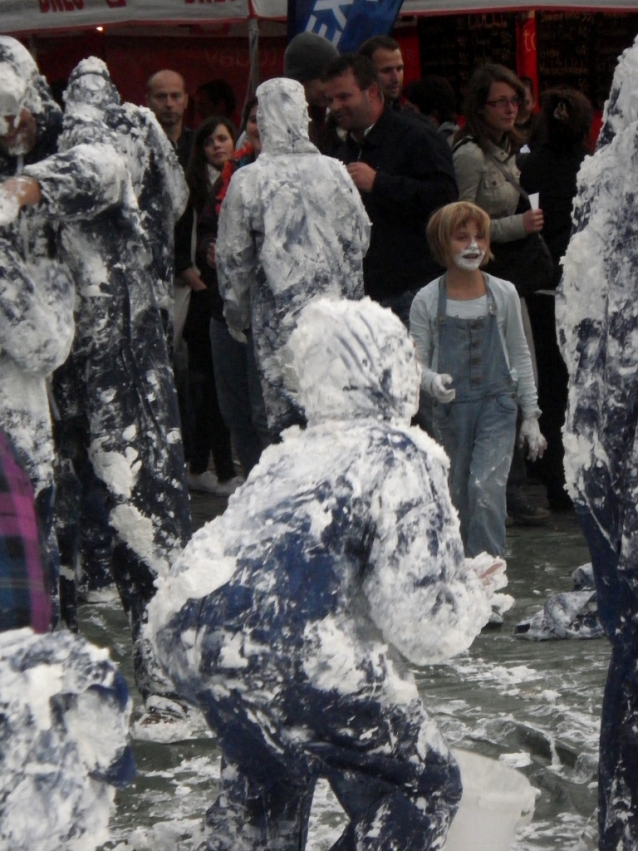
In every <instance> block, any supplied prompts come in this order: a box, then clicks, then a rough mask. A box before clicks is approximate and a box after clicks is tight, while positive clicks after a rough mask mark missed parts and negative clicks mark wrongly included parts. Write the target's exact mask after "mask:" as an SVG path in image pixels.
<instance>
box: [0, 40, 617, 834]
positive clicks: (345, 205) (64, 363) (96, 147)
mask: <svg viewBox="0 0 638 851" xmlns="http://www.w3.org/2000/svg"><path fill="white" fill-rule="evenodd" d="M530 82H531V81H522V80H520V79H519V78H518V77H517V76H516V75H515V74H514V72H512V71H511V70H509V69H507V68H504V67H503V66H500V65H496V64H491V63H488V64H486V65H484V66H482V67H480V68H478V69H477V70H476V72H475V73H474V75H473V77H472V79H471V81H470V84H469V87H468V90H467V92H466V102H465V105H464V108H463V117H462V119H461V118H460V117H459V115H458V113H457V108H456V104H455V102H454V93H453V91H452V89H451V87H450V85H449V83H447V81H445V80H443V79H441V78H438V77H426V78H424V79H423V80H420V81H418V82H414V83H410V84H409V85H408V86H406V87H405V88H404V86H403V60H402V56H401V50H400V48H399V45H398V44H397V42H396V41H394V40H393V39H392V38H390V37H387V36H380V37H375V38H373V39H370V40H369V41H367V42H365V43H364V44H363V45H362V47H361V49H360V50H359V52H358V53H357V54H346V55H343V56H339V55H338V53H337V51H336V50H335V48H334V47H333V46H332V45H331V44H329V43H328V42H327V41H325V40H324V39H321V38H319V37H318V36H314V35H312V34H309V33H304V34H302V35H300V36H297V37H296V38H295V39H293V40H292V41H291V43H290V44H289V46H288V48H287V50H286V54H285V65H284V69H283V76H282V77H279V78H275V79H272V80H268V81H267V82H265V83H263V84H262V85H260V86H259V87H258V89H257V91H256V93H255V95H254V96H253V97H252V98H250V99H248V100H247V102H246V104H245V107H244V110H243V115H242V123H241V127H239V128H237V127H236V126H235V125H234V124H233V122H232V120H231V118H230V117H229V114H228V113H229V112H230V113H232V111H233V109H234V104H235V101H234V98H231V95H232V92H230V95H229V93H228V91H227V87H226V88H224V87H221V88H220V87H219V86H217V87H215V86H213V85H212V84H211V85H209V86H208V87H201V88H200V90H198V92H197V98H198V105H199V109H200V112H201V113H202V114H204V112H206V110H209V112H208V116H207V117H206V118H205V120H204V121H203V122H202V123H201V124H200V126H199V127H198V128H197V129H196V130H191V129H190V128H188V127H187V126H186V125H185V114H186V110H187V106H188V93H187V90H186V84H185V81H184V78H183V77H182V76H181V74H180V73H178V72H177V71H175V70H161V71H158V72H157V73H155V74H154V75H153V76H152V77H151V78H150V79H149V81H148V93H147V104H148V109H146V108H143V107H138V106H134V105H132V104H128V103H122V102H121V100H120V97H119V94H118V92H117V89H116V88H115V86H114V84H113V82H112V80H111V77H110V74H109V71H108V68H107V67H106V65H105V64H104V63H103V62H102V61H101V60H98V59H96V58H94V57H92V58H90V59H87V60H83V61H82V62H81V63H80V64H79V65H78V67H77V68H76V69H75V70H74V71H73V73H72V74H71V77H70V78H69V82H68V86H67V89H66V93H65V109H64V112H62V111H61V110H60V108H59V107H58V106H57V104H56V103H55V102H54V101H53V99H52V98H51V95H50V92H49V89H48V86H47V83H46V80H45V79H44V78H43V77H42V76H41V75H40V74H39V71H38V69H37V66H36V64H35V62H34V60H33V59H32V57H31V56H30V54H29V53H28V51H27V50H26V49H25V48H24V47H23V46H22V45H21V44H20V43H19V42H18V41H16V40H14V39H12V38H9V37H0V180H1V181H2V182H1V183H0V429H1V432H0V448H1V449H2V451H3V459H4V458H5V457H6V458H7V459H8V460H7V461H6V464H5V462H4V460H3V466H6V465H8V468H11V469H12V470H13V467H16V464H21V465H22V466H23V468H24V470H25V471H26V474H27V476H28V478H29V480H30V486H31V488H32V490H33V494H34V498H35V512H36V515H37V522H38V528H39V532H36V531H35V529H36V526H35V524H33V523H32V524H31V525H30V526H29V528H28V530H27V531H28V534H27V533H26V532H25V535H24V536H23V538H24V541H26V543H25V546H24V547H23V550H22V551H20V552H19V553H18V554H17V556H15V557H14V556H12V559H13V560H14V561H16V559H17V563H19V564H21V565H22V566H21V567H20V569H18V568H16V567H15V565H14V566H13V567H12V568H11V569H10V570H9V573H8V577H9V578H7V579H5V578H3V582H5V583H6V585H7V588H8V589H13V590H16V589H18V588H20V589H22V592H21V593H17V590H16V593H15V594H14V593H5V594H4V595H3V596H0V601H2V604H1V607H0V628H1V629H2V630H14V629H17V628H20V627H22V626H31V627H32V628H33V629H35V630H36V631H40V632H45V633H46V630H47V629H48V628H49V627H50V626H56V625H57V626H59V627H68V628H69V629H70V630H72V631H77V605H78V602H79V601H81V600H83V599H84V600H91V599H99V598H100V595H102V594H104V593H105V592H107V591H108V588H109V587H110V586H111V585H112V584H113V583H114V585H115V587H116V588H117V592H118V593H119V596H120V598H121V600H122V604H123V606H124V608H125V610H126V612H127V614H128V615H129V619H130V622H131V628H132V636H133V643H134V660H135V677H136V684H137V687H138V689H139V691H140V693H141V695H142V697H143V699H144V700H145V705H146V715H145V717H144V719H143V720H146V721H147V722H148V724H153V723H155V722H156V721H157V720H158V719H163V718H170V717H171V716H172V715H173V716H180V715H182V714H183V712H184V711H185V710H184V704H185V702H186V703H189V702H190V703H194V704H196V705H197V706H199V707H200V708H201V709H202V710H203V711H204V713H205V716H206V719H207V721H208V723H209V724H210V726H211V727H212V728H213V730H214V731H215V733H216V735H217V737H218V741H219V743H220V747H221V748H222V750H223V753H224V760H225V763H224V772H223V777H222V793H221V795H220V798H219V800H218V802H217V803H216V804H215V806H214V807H212V808H211V810H210V812H209V815H208V821H209V827H210V830H211V839H210V844H209V847H210V848H211V849H213V848H214V849H219V851H221V849H227V848H228V849H230V848H233V849H238V848H239V849H244V848H245V849H246V851H248V849H253V848H255V849H256V848H263V847H266V845H268V847H273V848H274V847H280V846H281V847H282V848H283V847H289V846H290V845H291V843H292V844H294V845H295V847H301V845H302V843H303V837H304V836H305V832H306V830H307V821H308V815H309V801H310V800H311V797H312V790H313V786H314V782H315V780H316V779H317V777H319V776H326V777H328V778H329V779H330V782H331V784H332V785H333V788H334V789H335V790H336V791H337V793H338V796H339V798H340V800H341V802H342V803H343V805H344V807H345V809H346V811H347V813H348V815H349V816H350V818H351V822H350V824H349V826H348V828H347V830H346V834H344V839H343V843H342V845H340V847H343V848H346V847H347V848H350V847H354V846H355V844H357V843H363V844H365V845H366V847H377V848H380V849H381V848H391V847H397V843H399V844H400V845H402V846H405V847H420V848H423V849H425V848H430V847H438V846H439V844H440V842H441V838H442V837H443V836H445V833H446V831H447V827H448V825H449V823H450V821H451V819H452V818H453V816H454V813H455V811H456V808H457V806H458V801H459V798H460V792H461V788H460V781H459V775H458V768H457V766H456V764H455V761H454V759H453V757H452V755H451V754H450V752H449V750H448V748H447V746H446V745H445V743H444V742H443V740H442V738H441V737H440V734H439V733H438V731H437V730H436V727H435V725H434V724H433V723H432V721H431V720H430V719H428V717H427V715H426V713H425V710H424V708H423V706H422V704H421V701H420V699H419V697H418V694H417V693H416V688H415V687H414V683H413V680H412V678H411V675H409V674H408V673H407V672H406V671H404V670H403V667H402V665H401V663H400V661H399V659H398V656H395V655H393V654H392V652H390V653H389V652H388V649H387V646H385V645H384V644H382V643H381V642H380V640H378V639H377V638H376V637H375V636H376V634H377V633H378V634H379V636H380V637H381V636H382V637H383V639H384V640H385V641H386V642H389V643H390V644H391V645H393V646H394V647H397V648H398V649H399V650H400V651H401V653H402V654H403V655H404V656H406V657H407V658H408V659H410V660H412V661H414V662H417V663H418V664H425V663H430V662H433V661H437V660H440V659H442V658H446V657H448V656H450V655H452V654H453V653H456V652H459V650H460V649H464V648H465V647H467V646H469V644H470V643H471V641H472V640H473V638H474V636H475V635H476V634H477V633H478V631H479V630H480V629H481V628H482V626H483V625H484V624H485V623H486V622H487V621H488V620H489V618H490V613H491V605H490V600H491V598H492V597H493V594H494V592H495V591H496V590H498V588H499V587H501V586H502V584H503V583H504V581H505V580H504V577H503V570H504V565H503V562H502V561H501V560H500V557H502V556H503V555H504V554H505V546H506V526H507V524H508V522H515V523H520V524H525V525H539V526H542V525H544V524H547V523H548V521H549V519H550V511H549V510H548V509H545V508H542V507H538V506H537V505H533V504H531V503H530V500H529V499H528V497H527V496H526V492H525V485H526V478H527V476H528V475H530V474H534V475H536V476H539V477H540V478H541V480H542V481H543V483H544V485H545V487H546V490H547V500H548V505H549V509H551V510H557V511H558V510H569V509H571V507H572V502H571V499H570V496H568V494H567V491H566V489H565V474H564V470H563V454H564V449H563V439H562V434H561V429H562V427H563V423H564V419H565V409H566V406H567V387H568V372H567V369H566V368H565V365H564V362H563V360H562V358H561V355H560V351H559V346H558V340H557V336H556V331H555V316H554V301H555V298H554V292H555V290H556V287H557V285H558V284H559V282H560V278H561V271H560V260H561V258H562V257H563V255H564V254H565V252H566V250H567V247H568V243H569V238H570V233H571V227H572V224H571V210H572V202H573V199H574V197H575V196H576V192H577V183H576V176H577V174H578V171H579V169H580V167H581V164H582V161H583V159H584V157H585V154H586V153H587V151H588V145H589V141H590V140H589V132H590V125H591V119H592V110H591V106H590V105H589V102H588V101H587V99H586V98H585V97H584V95H582V94H581V93H579V92H576V91H574V90H571V89H563V88H561V89H553V90H551V91H548V92H544V93H543V94H542V96H541V99H540V100H541V108H540V112H539V113H538V114H537V115H534V114H533V106H534V104H533V91H532V92H531V93H530ZM200 101H201V104H200ZM212 104H224V105H225V106H224V111H225V113H226V114H214V113H211V112H210V109H212V108H213V107H212ZM220 110H221V108H220ZM238 131H239V132H238ZM539 198H540V201H539ZM5 441H6V442H5ZM441 447H442V448H443V450H445V452H443V451H442V450H441ZM13 453H16V454H15V456H14V454H13ZM16 458H17V462H16ZM211 459H212V467H214V470H213V469H212V468H211ZM235 459H237V460H235ZM11 465H13V467H12V466H11ZM15 475H16V476H17V475H18V474H17V473H16V474H15ZM7 481H8V480H7ZM20 487H21V488H22V489H24V483H21V485H20ZM7 488H8V489H10V488H9V485H8V484H7ZM189 489H190V490H194V491H204V492H208V493H212V494H215V495H217V496H222V497H230V496H232V495H233V494H234V496H233V498H232V500H231V502H230V503H229V507H228V509H227V511H226V513H225V514H224V515H223V517H222V518H219V519H218V520H216V521H215V522H214V523H213V524H209V525H208V526H206V527H205V528H204V529H203V530H201V531H200V532H199V533H197V534H196V535H195V536H192V530H191V518H190V509H189V501H188V491H189ZM236 492H237V493H236ZM570 493H571V494H572V496H573V493H574V492H573V489H572V490H570ZM457 517H458V520H457ZM14 525H15V524H14ZM19 525H20V524H18V526H19ZM27 525H28V524H27ZM12 528H13V527H12ZM16 528H17V527H16ZM7 534H8V533H7ZM12 535H14V536H15V531H14V532H12ZM38 536H39V541H38V542H37V543H39V545H40V546H39V547H38V546H36V539H38ZM5 537H6V536H5ZM39 549H40V550H41V552H42V554H43V563H42V565H41V567H37V564H36V563H37V561H38V559H37V557H36V556H37V554H35V553H34V550H39ZM9 551H10V548H8V549H7V552H9ZM34 564H36V566H35V567H34ZM11 577H14V580H15V581H14V582H13V584H12V580H11ZM25 577H28V579H26V580H25ZM25 583H26V584H25ZM24 588H27V589H30V591H29V593H28V594H27V595H26V596H25V594H24ZM44 589H46V593H45V591H44ZM364 599H365V603H364V602H362V601H363V600H364ZM77 640H78V641H80V639H77ZM12 652H14V651H13V650H12ZM15 652H16V653H17V652H18V650H15ZM20 652H22V651H20ZM29 652H31V651H29ZM38 652H39V653H40V656H39V657H38V658H40V657H42V655H43V654H44V655H46V654H45V653H44V651H43V650H41V649H40V650H39V651H38ZM87 652H88V651H87ZM78 653H80V650H78ZM89 655H90V653H89ZM53 656H55V653H53V651H52V657H53ZM56 658H57V657H56ZM107 675H108V676H107ZM102 676H104V677H106V679H108V682H109V683H110V686H109V687H110V688H112V689H115V691H117V688H120V686H119V685H117V683H116V675H115V674H114V673H113V672H112V671H110V669H109V671H103V672H102ZM114 683H116V684H115V685H113V684H114ZM116 685H117V688H116ZM90 687H91V686H86V688H90ZM78 688H79V686H78ZM105 699H106V698H105ZM114 700H115V698H113V699H112V700H111V704H113V705H112V706H111V708H112V709H113V706H115V704H114V703H113V701H114ZM118 701H119V702H118ZM118 701H116V703H117V706H118V707H119V709H118V710H117V712H116V711H115V709H113V712H112V714H113V715H114V717H115V716H118V712H119V716H123V715H127V713H129V712H130V706H129V704H128V703H127V700H126V698H125V697H122V696H120V697H118ZM119 716H118V718H119ZM113 723H114V724H115V723H117V724H120V721H119V720H117V722H116V721H114V722H113ZM118 729H119V728H118ZM117 742H118V746H117V748H115V750H114V751H113V753H111V751H109V760H115V762H117V760H120V761H122V760H124V761H126V760H127V759H128V756H127V755H126V751H125V747H124V745H122V744H121V736H120V737H119V738H117ZM380 754H383V757H381V756H380ZM107 774H108V772H107ZM107 774H105V778H106V779H105V782H107V783H108V782H115V781H114V780H112V778H111V776H110V775H108V776H107ZM122 774H123V776H124V775H125V776H128V775H127V772H126V771H124V772H122ZM118 776H119V775H118ZM113 777H115V773H114V774H113ZM117 782H120V781H119V780H118V781H117ZM0 824H1V820H0ZM264 825H266V827H264ZM264 830H265V831H266V832H265V833H264ZM373 840H374V846H373V845H371V844H370V843H371V842H373ZM43 841H44V840H43ZM56 841H58V840H56ZM15 847H16V848H17V847H18V846H17V845H16V846H15ZM51 847H52V848H53V847H55V845H52V846H51ZM610 847H611V846H610ZM627 847H629V846H627ZM42 848H43V849H44V848H45V845H44V844H43V845H42ZM623 848H624V846H623Z"/></svg>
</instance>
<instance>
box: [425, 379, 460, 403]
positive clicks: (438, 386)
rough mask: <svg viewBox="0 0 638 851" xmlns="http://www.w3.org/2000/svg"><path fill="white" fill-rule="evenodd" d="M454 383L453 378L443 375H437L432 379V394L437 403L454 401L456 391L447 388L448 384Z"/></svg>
mask: <svg viewBox="0 0 638 851" xmlns="http://www.w3.org/2000/svg"><path fill="white" fill-rule="evenodd" d="M451 383H452V376H451V375H447V374H445V373H443V374H442V375H435V376H434V377H433V378H432V383H431V384H430V393H431V394H432V396H434V398H435V399H436V401H437V402H451V401H452V399H454V398H455V396H456V390H452V388H449V389H448V388H447V387H446V384H451Z"/></svg>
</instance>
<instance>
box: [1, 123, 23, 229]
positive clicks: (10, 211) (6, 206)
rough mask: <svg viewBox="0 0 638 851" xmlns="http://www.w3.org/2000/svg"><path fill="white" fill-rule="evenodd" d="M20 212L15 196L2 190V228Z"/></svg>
mask: <svg viewBox="0 0 638 851" xmlns="http://www.w3.org/2000/svg"><path fill="white" fill-rule="evenodd" d="M0 129H1V128H0ZM19 212H20V204H19V203H18V199H17V198H16V197H15V195H13V194H11V193H9V192H7V191H3V190H0V227H4V226H5V225H8V224H10V223H11V222H12V221H13V220H14V219H16V218H17V217H18V213H19Z"/></svg>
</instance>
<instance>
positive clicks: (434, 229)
mask: <svg viewBox="0 0 638 851" xmlns="http://www.w3.org/2000/svg"><path fill="white" fill-rule="evenodd" d="M468 222H474V224H475V225H476V226H477V228H478V229H479V230H482V231H484V232H485V239H486V240H487V251H486V252H485V257H484V258H483V262H482V263H481V266H484V265H485V264H486V263H489V261H490V260H491V259H492V257H493V255H492V252H491V251H490V217H489V216H488V214H487V213H486V212H485V210H482V209H481V208H480V207H477V206H476V204H470V202H469V201H455V202H454V204H446V205H445V207H441V209H440V210H437V211H436V213H434V215H433V216H432V218H431V219H430V221H429V222H428V227H427V238H428V245H429V246H430V251H431V252H432V256H433V257H434V259H435V260H436V262H437V263H440V265H441V266H445V267H446V268H447V267H448V266H449V265H450V264H451V262H452V252H451V251H450V240H451V238H452V234H453V233H454V231H455V230H457V229H458V228H462V227H464V225H466V224H467V223H468Z"/></svg>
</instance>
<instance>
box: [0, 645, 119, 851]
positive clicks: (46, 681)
mask: <svg viewBox="0 0 638 851" xmlns="http://www.w3.org/2000/svg"><path fill="white" fill-rule="evenodd" d="M131 709H132V701H131V699H130V697H129V694H128V689H127V687H126V682H125V681H124V678H123V677H122V676H121V674H119V673H118V671H117V670H116V668H115V666H114V665H113V663H112V662H111V661H110V659H109V657H108V651H107V650H103V649H101V648H97V647H93V646H92V645H91V644H89V643H88V642H87V641H85V640H84V639H82V638H79V637H78V636H76V635H73V634H72V633H70V632H69V631H68V630H61V631H60V632H56V633H53V634H50V633H49V634H47V635H34V633H32V632H31V630H30V629H12V630H10V631H8V632H3V633H1V634H0V738H1V739H2V753H1V756H0V767H1V769H2V770H1V771H0V847H1V848H3V849H9V848H10V849H11V851H61V849H65V851H71V849H73V851H93V849H95V848H96V846H101V845H102V844H103V843H104V842H106V841H107V840H108V839H109V838H110V832H109V824H108V823H109V817H110V815H111V814H112V812H113V810H114V798H115V787H120V786H126V785H127V784H128V783H130V782H131V780H132V779H133V777H134V774H135V764H134V762H133V756H132V754H131V750H130V748H129V746H128V726H129V719H130V715H131Z"/></svg>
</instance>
